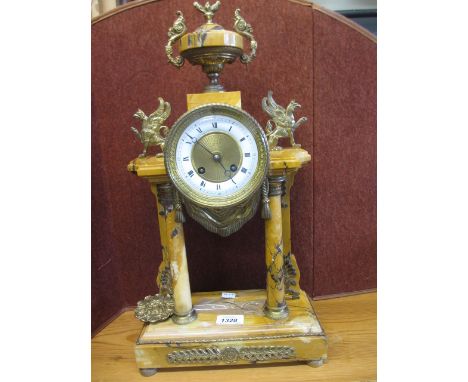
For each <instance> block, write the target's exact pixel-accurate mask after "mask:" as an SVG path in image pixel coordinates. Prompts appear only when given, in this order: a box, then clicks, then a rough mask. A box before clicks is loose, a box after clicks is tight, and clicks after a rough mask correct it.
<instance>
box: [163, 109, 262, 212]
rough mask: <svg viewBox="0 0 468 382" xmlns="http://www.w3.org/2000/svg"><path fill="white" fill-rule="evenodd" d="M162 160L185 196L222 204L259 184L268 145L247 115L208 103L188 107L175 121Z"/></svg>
mask: <svg viewBox="0 0 468 382" xmlns="http://www.w3.org/2000/svg"><path fill="white" fill-rule="evenodd" d="M165 161H166V167H167V169H168V173H169V176H170V177H171V180H172V181H173V183H174V185H175V186H176V188H177V189H178V190H179V191H180V192H181V194H182V195H183V196H184V197H186V198H187V199H189V200H190V201H192V202H195V203H197V204H199V205H206V206H212V207H223V206H227V205H234V204H238V203H240V202H242V201H243V200H246V199H247V198H249V197H251V196H252V194H253V193H254V192H256V191H258V190H259V188H260V187H261V184H262V182H263V179H264V178H265V176H266V171H267V167H268V147H267V144H266V138H265V135H264V133H263V131H262V129H261V128H260V126H259V125H258V123H257V122H256V121H255V120H254V119H253V118H252V117H251V116H250V115H248V114H247V113H245V112H244V111H242V110H241V109H238V108H234V107H232V106H228V105H221V104H210V105H206V106H201V107H199V108H197V109H194V110H192V111H190V112H187V113H186V114H184V115H183V116H182V117H181V118H180V119H179V121H177V122H176V123H175V124H174V126H173V127H172V128H171V132H170V134H169V137H168V139H167V141H166V148H165Z"/></svg>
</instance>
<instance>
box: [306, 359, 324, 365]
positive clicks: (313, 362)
mask: <svg viewBox="0 0 468 382" xmlns="http://www.w3.org/2000/svg"><path fill="white" fill-rule="evenodd" d="M326 362H327V360H326V358H325V359H324V358H319V359H311V360H310V361H308V362H307V365H309V366H310V367H320V366H323V364H324V363H326Z"/></svg>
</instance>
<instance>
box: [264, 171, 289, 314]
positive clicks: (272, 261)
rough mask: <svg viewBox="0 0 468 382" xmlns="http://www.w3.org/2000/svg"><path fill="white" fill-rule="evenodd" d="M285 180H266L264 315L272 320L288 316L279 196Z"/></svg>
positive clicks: (272, 177) (281, 177)
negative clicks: (267, 183)
mask: <svg viewBox="0 0 468 382" xmlns="http://www.w3.org/2000/svg"><path fill="white" fill-rule="evenodd" d="M285 180H286V178H285V176H269V178H268V181H269V189H270V191H269V199H270V210H271V219H268V220H265V260H266V267H267V286H266V293H267V299H266V303H265V314H266V315H267V316H268V317H269V318H271V319H274V320H279V319H282V318H286V317H287V316H288V307H287V305H286V302H285V298H284V295H285V289H284V271H283V229H282V211H281V194H282V193H283V183H284V182H285Z"/></svg>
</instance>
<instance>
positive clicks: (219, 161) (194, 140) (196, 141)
mask: <svg viewBox="0 0 468 382" xmlns="http://www.w3.org/2000/svg"><path fill="white" fill-rule="evenodd" d="M185 134H187V135H188V137H189V138H190V139H191V140H192V142H193V143H195V144H199V145H200V146H201V147H203V148H204V149H205V150H206V151H208V153H209V154H210V155H211V156H212V158H213V160H214V161H215V162H218V163H219V164H220V165H221V167H222V168H223V170H224V174H225V175H226V174H227V175H228V176H229V179H231V181H232V183H234V184H237V183H236V182H234V179H232V176H231V171H229V170H226V167H224V165H223V164H222V162H221V158H222V157H221V155H220V154H213V153H212V152H211V151H210V150H209V149H208V148H207V147H206V146H205V145H204V144H203V143H201V142H200V141H199V140H198V139H197V138H195V137H192V136H191V135H190V134H188V133H185Z"/></svg>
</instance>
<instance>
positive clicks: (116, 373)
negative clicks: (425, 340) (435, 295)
mask: <svg viewBox="0 0 468 382" xmlns="http://www.w3.org/2000/svg"><path fill="white" fill-rule="evenodd" d="M313 305H314V309H315V311H316V313H317V316H318V317H319V319H320V322H321V323H322V325H323V327H324V329H325V332H326V333H327V335H328V339H329V351H328V363H327V364H325V365H324V366H322V367H319V368H312V367H310V366H308V365H306V364H301V363H287V364H278V365H257V366H233V367H205V368H181V369H162V370H161V371H158V373H157V374H156V375H154V376H152V377H143V376H141V375H140V374H139V372H138V370H137V368H136V364H135V357H134V350H133V349H134V345H135V341H136V339H137V337H138V334H139V333H140V330H141V327H142V325H141V323H140V321H138V320H137V319H136V318H135V317H134V315H133V311H127V312H124V313H122V314H121V315H120V316H119V317H118V318H117V319H115V320H114V321H113V322H111V323H110V324H109V325H108V326H107V327H106V328H105V329H104V330H102V331H101V332H100V333H99V334H98V335H96V337H94V338H93V340H92V381H93V382H111V381H112V382H132V381H147V382H150V381H158V382H165V381H191V382H197V381H200V382H201V381H203V382H209V381H223V382H228V381H268V382H274V381H278V382H279V381H288V382H299V381H365V382H370V381H375V380H376V379H377V377H376V375H377V371H376V358H377V349H376V332H377V317H376V313H377V306H376V305H377V294H376V293H365V294H359V295H355V296H348V297H339V298H333V299H329V300H320V301H314V303H313Z"/></svg>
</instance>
